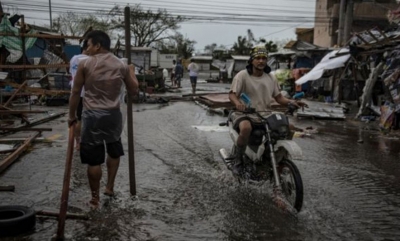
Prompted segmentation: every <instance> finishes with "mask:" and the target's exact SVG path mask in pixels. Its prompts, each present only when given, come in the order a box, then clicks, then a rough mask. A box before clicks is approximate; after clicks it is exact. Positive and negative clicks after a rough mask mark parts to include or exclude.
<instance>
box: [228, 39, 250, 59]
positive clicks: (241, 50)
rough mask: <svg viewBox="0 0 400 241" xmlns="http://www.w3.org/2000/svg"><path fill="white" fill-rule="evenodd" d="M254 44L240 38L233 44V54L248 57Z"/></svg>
mask: <svg viewBox="0 0 400 241" xmlns="http://www.w3.org/2000/svg"><path fill="white" fill-rule="evenodd" d="M251 47H252V44H251V43H249V42H248V41H247V39H246V37H244V36H238V38H237V42H235V43H234V44H233V47H232V52H233V54H237V55H248V54H249V53H250V49H251Z"/></svg>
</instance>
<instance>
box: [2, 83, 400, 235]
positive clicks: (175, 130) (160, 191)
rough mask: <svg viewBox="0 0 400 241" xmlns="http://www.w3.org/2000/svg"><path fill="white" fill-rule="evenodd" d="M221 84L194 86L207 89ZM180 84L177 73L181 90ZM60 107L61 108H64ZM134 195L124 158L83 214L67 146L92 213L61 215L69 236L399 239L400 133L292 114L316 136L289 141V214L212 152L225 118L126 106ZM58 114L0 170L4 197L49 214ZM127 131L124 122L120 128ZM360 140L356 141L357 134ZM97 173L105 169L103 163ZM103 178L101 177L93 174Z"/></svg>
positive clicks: (223, 141) (62, 125)
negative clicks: (107, 192)
mask: <svg viewBox="0 0 400 241" xmlns="http://www.w3.org/2000/svg"><path fill="white" fill-rule="evenodd" d="M227 87H229V85H227V84H206V83H204V82H203V83H199V88H200V89H202V90H204V91H207V90H213V91H223V90H226V88H227ZM189 89H190V87H189V83H188V81H186V82H183V89H182V91H183V92H184V93H189ZM64 109H65V110H66V109H67V107H64ZM133 116H134V139H135V161H136V179H137V196H136V197H132V196H131V195H130V193H129V175H128V158H127V154H128V150H127V149H126V148H127V144H126V143H127V136H126V135H127V132H126V131H125V132H124V133H123V139H122V140H123V143H124V145H125V153H126V155H125V156H124V157H123V158H122V161H121V166H120V170H119V173H118V176H117V180H116V187H115V189H116V197H115V198H108V197H106V196H101V199H102V200H101V201H102V207H101V209H100V210H99V211H90V212H89V207H88V206H87V205H86V202H87V201H88V200H89V197H90V193H89V187H88V184H87V177H86V168H85V166H83V165H82V164H80V160H79V156H78V155H77V154H75V155H74V162H73V170H72V178H71V192H70V197H69V212H71V213H83V212H89V215H90V217H91V219H90V220H89V221H82V220H67V222H66V226H65V234H66V237H67V239H68V240H160V241H164V240H167V241H169V240H171V241H172V240H173V241H178V240H182V241H184V240H252V241H253V240H398V239H399V237H400V230H399V228H398V227H399V226H400V186H399V185H398V183H399V182H400V162H399V160H400V158H399V157H400V154H399V148H398V146H399V142H400V140H399V139H398V138H397V137H395V136H382V135H381V134H380V133H379V132H376V131H370V130H366V129H365V128H364V124H363V123H361V124H360V123H358V122H355V121H351V120H347V121H332V120H310V119H295V118H292V119H291V120H292V122H293V123H295V125H296V126H298V127H301V128H305V127H308V126H312V127H314V128H316V129H317V130H318V133H316V134H312V135H311V137H304V138H296V139H295V140H296V142H297V143H298V144H299V146H300V147H301V148H302V149H303V154H304V160H302V161H297V162H296V165H297V166H298V168H299V170H300V173H301V175H302V178H303V184H304V189H305V190H304V204H303V208H302V210H301V212H300V213H299V214H297V215H295V216H293V215H289V214H287V213H284V212H282V211H281V210H280V209H278V208H277V207H275V205H274V204H273V203H272V201H271V196H270V188H268V187H255V186H247V187H246V186H239V185H238V184H237V183H236V182H235V180H234V179H233V178H232V176H231V174H230V173H229V172H228V171H226V168H225V165H224V164H223V163H222V161H221V159H220V157H219V153H218V150H219V149H220V148H227V149H230V147H231V140H230V137H229V134H228V132H227V131H228V130H227V128H226V129H223V128H221V127H219V126H218V124H219V123H220V122H223V121H225V117H222V116H220V115H216V114H212V113H210V112H207V111H206V110H205V109H204V108H202V107H201V106H198V105H196V104H195V103H194V102H192V101H186V102H170V103H169V104H166V105H158V104H140V105H135V106H134V112H133ZM66 125H67V124H66V117H63V118H60V119H57V120H53V121H51V122H50V123H47V124H46V127H48V126H52V127H53V131H52V132H51V133H44V135H45V137H50V138H52V139H54V141H53V142H51V143H36V144H35V145H34V146H33V148H32V150H31V151H30V152H29V153H27V154H26V155H24V156H23V157H22V158H20V160H19V161H17V162H16V163H14V164H13V165H12V166H11V167H10V168H9V169H8V170H7V171H6V172H4V173H3V174H0V185H15V192H14V193H10V192H0V202H1V205H10V204H18V205H26V206H29V207H32V208H34V209H35V210H42V209H44V210H48V211H56V210H58V208H59V201H60V195H61V188H62V180H63V174H64V162H65V154H66V146H67V134H68V130H67V129H66ZM125 129H126V128H125ZM360 139H362V140H363V143H360V142H358V141H359V140H360ZM103 170H104V169H103ZM102 184H103V186H104V185H105V175H103V180H102ZM56 230H57V221H56V220H55V219H52V218H38V219H37V225H36V229H35V231H34V232H31V233H28V234H25V235H21V236H19V237H17V238H15V239H13V238H8V239H4V240H49V239H50V238H51V237H52V236H53V235H54V234H55V233H56Z"/></svg>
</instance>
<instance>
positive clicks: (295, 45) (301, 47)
mask: <svg viewBox="0 0 400 241" xmlns="http://www.w3.org/2000/svg"><path fill="white" fill-rule="evenodd" d="M283 48H284V49H291V50H293V51H319V50H327V48H323V47H320V46H318V45H315V44H311V43H307V42H305V41H302V40H292V41H289V42H288V43H287V44H286V45H285V46H284V47H283Z"/></svg>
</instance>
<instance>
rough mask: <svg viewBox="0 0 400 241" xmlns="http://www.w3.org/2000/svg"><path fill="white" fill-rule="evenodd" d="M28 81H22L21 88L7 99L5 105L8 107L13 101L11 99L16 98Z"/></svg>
mask: <svg viewBox="0 0 400 241" xmlns="http://www.w3.org/2000/svg"><path fill="white" fill-rule="evenodd" d="M27 83H28V82H27V81H24V83H22V84H21V85H20V86H19V88H18V89H17V90H16V91H15V92H14V93H13V95H12V96H11V97H10V98H9V99H8V100H7V102H6V103H5V104H4V107H7V106H8V105H9V104H10V103H11V101H12V100H13V99H14V98H15V96H16V95H17V94H18V92H20V91H21V90H22V89H23V88H24V86H25V85H26V84H27Z"/></svg>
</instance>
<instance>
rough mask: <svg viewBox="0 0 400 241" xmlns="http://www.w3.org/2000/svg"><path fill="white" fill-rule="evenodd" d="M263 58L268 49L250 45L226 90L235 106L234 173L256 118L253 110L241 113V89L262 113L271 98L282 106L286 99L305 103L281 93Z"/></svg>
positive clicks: (238, 169)
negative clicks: (243, 64) (244, 61)
mask: <svg viewBox="0 0 400 241" xmlns="http://www.w3.org/2000/svg"><path fill="white" fill-rule="evenodd" d="M267 60H268V52H267V50H266V49H265V47H254V48H253V49H252V50H251V53H250V58H249V60H248V65H247V66H246V69H244V70H242V71H240V72H239V73H238V74H236V76H235V77H234V79H233V81H232V85H231V88H230V91H229V99H230V101H231V103H232V104H234V105H235V107H236V110H237V111H236V112H234V113H233V114H232V116H231V117H232V123H233V127H234V128H238V129H239V137H238V139H237V143H236V150H237V151H236V156H235V157H234V164H233V166H232V172H233V173H235V174H237V175H238V174H239V173H240V172H241V170H242V158H243V154H244V152H245V150H246V146H247V143H248V141H249V137H250V134H251V131H252V124H251V123H252V122H259V118H258V116H257V115H256V114H245V113H243V111H245V110H246V108H247V106H246V105H245V103H243V102H242V101H241V100H240V95H241V94H242V93H245V94H246V95H247V96H248V97H249V98H250V100H251V107H252V108H255V110H256V111H259V112H263V115H268V114H270V113H271V103H272V102H273V100H275V101H276V102H278V103H279V104H281V105H284V106H287V105H289V104H290V103H291V104H293V105H295V106H297V107H304V106H307V105H306V104H305V103H303V102H301V101H295V100H290V99H287V98H285V97H284V96H283V95H282V94H281V92H280V91H279V87H278V81H277V79H276V77H275V76H274V75H272V74H271V73H270V72H271V68H270V67H269V66H268V65H267Z"/></svg>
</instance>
